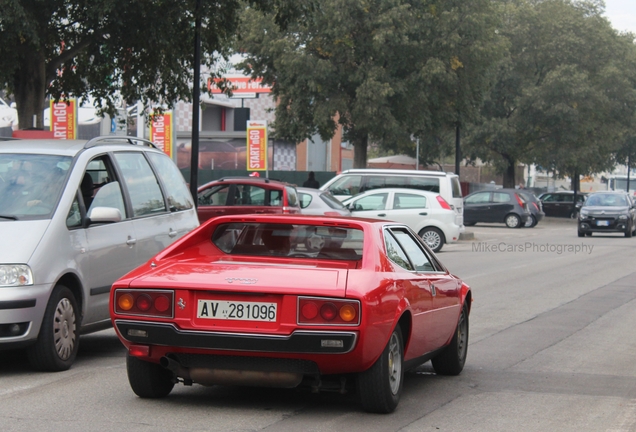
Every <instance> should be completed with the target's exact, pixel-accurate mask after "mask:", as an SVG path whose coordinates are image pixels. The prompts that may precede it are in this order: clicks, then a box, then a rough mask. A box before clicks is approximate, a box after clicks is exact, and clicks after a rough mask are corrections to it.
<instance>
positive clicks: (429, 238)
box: [419, 227, 444, 252]
mask: <svg viewBox="0 0 636 432" xmlns="http://www.w3.org/2000/svg"><path fill="white" fill-rule="evenodd" d="M419 235H420V237H422V240H424V243H426V245H427V246H428V247H430V248H431V249H432V250H433V252H439V251H440V250H442V246H444V234H443V233H442V232H441V231H440V230H438V229H437V228H433V227H428V228H423V229H422V230H421V231H420V232H419Z"/></svg>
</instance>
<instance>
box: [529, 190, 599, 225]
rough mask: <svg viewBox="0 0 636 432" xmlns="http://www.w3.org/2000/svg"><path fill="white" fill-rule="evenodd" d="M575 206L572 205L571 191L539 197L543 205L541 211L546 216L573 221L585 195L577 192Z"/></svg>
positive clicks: (572, 193)
mask: <svg viewBox="0 0 636 432" xmlns="http://www.w3.org/2000/svg"><path fill="white" fill-rule="evenodd" d="M576 195H577V197H576V206H575V205H573V204H574V192H573V191H558V192H547V193H543V194H541V195H539V199H540V200H541V203H542V204H543V211H544V212H545V215H546V216H555V217H569V218H571V219H574V218H576V217H577V216H578V212H579V209H580V207H581V205H583V202H584V201H585V198H587V193H584V192H577V194H576Z"/></svg>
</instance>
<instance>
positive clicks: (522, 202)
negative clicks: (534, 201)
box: [515, 194, 525, 208]
mask: <svg viewBox="0 0 636 432" xmlns="http://www.w3.org/2000/svg"><path fill="white" fill-rule="evenodd" d="M515 198H517V202H518V203H519V205H520V206H521V207H522V208H525V202H524V201H523V200H522V199H521V197H520V196H519V195H517V194H515Z"/></svg>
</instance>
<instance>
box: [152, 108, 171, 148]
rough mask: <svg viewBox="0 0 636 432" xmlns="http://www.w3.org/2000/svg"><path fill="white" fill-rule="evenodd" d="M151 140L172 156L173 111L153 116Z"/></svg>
mask: <svg viewBox="0 0 636 432" xmlns="http://www.w3.org/2000/svg"><path fill="white" fill-rule="evenodd" d="M150 141H152V142H153V143H155V145H156V146H157V147H159V149H161V150H162V151H163V152H164V153H165V154H167V155H168V156H170V158H172V111H165V112H164V113H163V114H155V115H153V116H152V121H151V122H150Z"/></svg>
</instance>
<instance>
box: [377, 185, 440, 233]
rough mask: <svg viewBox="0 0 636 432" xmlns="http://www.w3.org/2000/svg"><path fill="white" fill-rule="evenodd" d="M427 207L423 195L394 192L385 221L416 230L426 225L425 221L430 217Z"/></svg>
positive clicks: (427, 204) (429, 210)
mask: <svg viewBox="0 0 636 432" xmlns="http://www.w3.org/2000/svg"><path fill="white" fill-rule="evenodd" d="M429 207H430V205H429V203H428V202H427V199H426V196H424V195H418V194H411V193H406V192H395V193H394V194H393V198H392V200H390V201H389V205H388V206H387V210H386V214H387V219H389V220H393V221H396V222H400V223H403V224H405V225H408V226H409V227H411V229H413V230H417V227H418V226H423V225H426V220H427V219H429V218H431V217H432V215H431V213H432V211H431V209H430V208H429Z"/></svg>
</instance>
